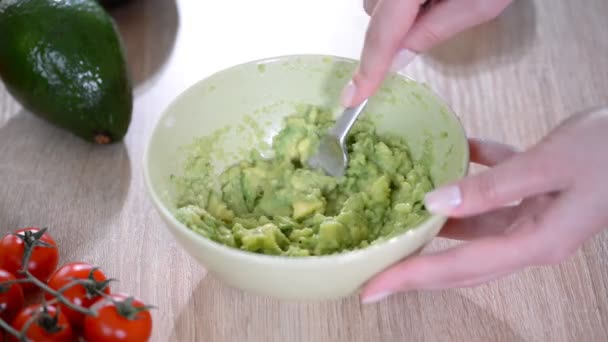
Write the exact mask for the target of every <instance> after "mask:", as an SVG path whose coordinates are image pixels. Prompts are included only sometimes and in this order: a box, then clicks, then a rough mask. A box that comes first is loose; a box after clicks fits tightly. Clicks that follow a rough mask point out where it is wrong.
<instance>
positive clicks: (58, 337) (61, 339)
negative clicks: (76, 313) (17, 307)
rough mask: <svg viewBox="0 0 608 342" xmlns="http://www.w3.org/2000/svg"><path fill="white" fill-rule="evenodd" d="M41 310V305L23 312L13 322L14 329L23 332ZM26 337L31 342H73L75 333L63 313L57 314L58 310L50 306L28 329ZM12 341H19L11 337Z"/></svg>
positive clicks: (32, 306) (31, 306)
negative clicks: (30, 320)
mask: <svg viewBox="0 0 608 342" xmlns="http://www.w3.org/2000/svg"><path fill="white" fill-rule="evenodd" d="M41 308H42V306H41V305H40V304H35V305H30V306H28V307H26V308H25V309H23V310H21V312H20V313H19V315H17V317H15V319H14V320H13V324H12V326H13V328H14V329H15V330H17V331H21V330H22V329H23V327H24V326H25V323H26V322H27V321H28V320H29V319H30V317H32V316H33V315H36V314H38V312H40V310H41ZM26 337H27V338H28V339H30V340H31V341H45V342H72V341H73V340H74V333H73V331H72V327H71V326H70V322H69V321H68V318H67V317H65V315H64V314H63V313H62V312H57V308H55V307H54V306H52V305H49V306H47V307H46V311H45V312H44V313H43V314H41V315H40V316H39V317H38V319H36V320H35V321H34V323H33V324H32V325H31V326H30V327H29V329H27V332H26ZM11 341H15V342H16V341H18V340H17V338H15V337H11Z"/></svg>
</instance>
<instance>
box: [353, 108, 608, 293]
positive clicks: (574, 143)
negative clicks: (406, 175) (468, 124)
mask: <svg viewBox="0 0 608 342" xmlns="http://www.w3.org/2000/svg"><path fill="white" fill-rule="evenodd" d="M607 132H608V108H603V109H593V110H588V111H586V112H584V113H579V114H577V115H574V116H572V117H571V118H569V119H567V120H566V121H564V122H563V123H562V124H561V125H560V126H559V127H557V128H556V129H555V130H554V131H552V132H551V133H550V134H549V135H547V136H546V137H545V138H544V139H543V140H542V141H540V143H538V144H537V145H535V146H533V147H532V148H530V149H529V150H527V151H525V152H521V153H519V152H516V151H515V150H514V149H513V148H511V147H509V146H506V145H502V144H499V143H492V142H482V141H478V140H471V141H470V147H471V160H472V161H473V162H475V163H478V164H483V165H486V166H489V167H490V168H489V169H487V170H485V171H483V172H480V173H477V174H475V175H471V176H468V177H465V178H464V179H462V180H461V181H460V182H458V183H456V184H451V185H448V186H445V187H442V188H440V189H437V190H435V191H434V192H432V193H430V194H428V195H427V196H426V199H425V202H426V203H425V204H426V207H427V208H428V209H429V210H430V211H432V212H435V213H438V214H443V215H447V216H449V217H451V219H450V220H449V221H448V223H447V224H446V226H445V227H444V229H443V230H442V231H441V235H442V236H444V237H448V238H453V239H458V240H469V241H468V242H465V243H463V244H461V245H459V246H457V247H455V248H451V249H448V250H446V251H441V252H438V253H434V254H430V255H421V256H416V257H412V258H408V259H406V260H405V261H403V262H402V263H400V264H397V265H395V266H393V267H390V268H389V269H388V270H386V271H384V272H383V273H381V274H380V275H378V276H376V277H375V278H374V279H372V280H371V281H370V282H369V283H368V284H367V285H366V287H365V288H364V290H363V293H362V301H363V302H364V303H371V302H375V301H378V300H380V299H383V298H385V297H387V296H388V295H390V294H392V293H395V292H400V291H411V290H415V289H424V290H436V289H445V288H456V287H469V286H474V285H478V284H481V283H484V282H487V281H490V280H493V279H495V278H498V277H500V276H504V275H507V274H510V273H513V272H516V271H519V270H522V269H524V268H526V267H529V266H540V265H553V264H557V263H560V262H562V261H563V260H564V259H566V258H567V257H569V256H570V255H572V254H573V253H574V252H575V251H576V250H577V249H578V248H579V247H580V246H581V245H582V244H583V243H584V242H585V241H586V240H588V239H589V238H591V237H592V236H593V235H595V234H596V233H598V232H599V231H600V230H602V229H604V228H608V150H607V147H608V133H607ZM519 200H522V201H521V203H520V204H519V205H517V206H508V205H509V204H512V203H514V202H517V201H519Z"/></svg>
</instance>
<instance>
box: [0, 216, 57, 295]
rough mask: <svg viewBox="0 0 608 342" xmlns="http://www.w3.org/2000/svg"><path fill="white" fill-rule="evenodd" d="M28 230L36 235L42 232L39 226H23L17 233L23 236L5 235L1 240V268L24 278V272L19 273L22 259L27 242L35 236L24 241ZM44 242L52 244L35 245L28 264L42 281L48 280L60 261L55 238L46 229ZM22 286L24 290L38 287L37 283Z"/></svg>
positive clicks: (43, 235)
mask: <svg viewBox="0 0 608 342" xmlns="http://www.w3.org/2000/svg"><path fill="white" fill-rule="evenodd" d="M27 231H30V232H32V233H33V234H34V235H37V234H40V232H41V230H40V229H38V228H23V229H19V230H17V231H16V232H15V233H16V234H18V235H19V236H21V237H18V236H15V235H14V234H7V235H5V236H4V237H3V238H2V240H0V268H2V269H4V270H6V271H8V272H10V273H12V274H14V275H15V276H16V277H17V278H24V276H23V275H22V274H19V272H18V271H19V270H21V267H22V265H21V261H22V259H23V253H24V250H25V245H26V244H31V243H32V242H33V237H30V239H27V240H29V241H28V242H24V239H23V237H26V236H28V235H29V234H26V232H27ZM40 241H42V243H44V244H46V245H48V246H51V247H46V246H40V245H38V246H35V247H34V250H33V251H32V256H31V258H30V261H29V262H28V264H27V269H28V270H29V271H30V273H31V274H32V275H33V276H34V277H36V278H37V279H39V280H40V281H43V282H46V280H47V279H49V276H50V275H51V273H53V271H54V270H55V268H56V267H57V263H58V262H59V251H58V249H57V244H56V243H55V240H53V238H52V237H51V236H50V235H49V234H48V233H47V232H46V231H45V232H44V233H43V234H42V236H41V237H40ZM21 287H22V288H23V290H24V291H26V292H28V291H32V290H35V289H37V287H36V285H34V284H32V283H25V284H22V285H21Z"/></svg>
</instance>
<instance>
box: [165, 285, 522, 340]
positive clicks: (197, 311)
mask: <svg viewBox="0 0 608 342" xmlns="http://www.w3.org/2000/svg"><path fill="white" fill-rule="evenodd" d="M429 303H432V305H430V304H429ZM467 327H468V328H467ZM260 332H263V334H264V335H263V336H259V335H255V334H256V333H257V334H259V333H260ZM228 337H230V339H231V340H234V341H245V340H256V341H321V340H331V341H348V342H353V341H371V340H373V341H403V340H404V339H405V340H411V341H470V340H484V341H523V340H524V339H523V338H522V337H521V336H519V335H517V333H516V332H515V331H513V329H512V328H511V327H510V326H509V325H508V324H507V323H505V322H503V321H501V320H500V319H499V318H497V317H495V316H494V315H493V314H492V313H491V312H490V311H488V310H486V309H484V308H482V307H481V306H479V305H478V304H476V303H474V302H472V301H471V300H469V299H468V298H466V297H464V296H462V295H460V294H458V293H457V292H455V291H448V292H443V293H441V292H434V293H416V292H413V293H409V294H402V295H396V296H393V297H392V298H390V299H388V300H386V301H385V302H383V303H379V304H378V305H369V306H362V305H361V304H359V301H358V300H357V299H356V298H350V299H345V300H340V301H329V302H320V303H288V302H280V301H277V300H273V299H269V298H264V297H259V296H254V295H249V294H246V293H243V292H241V291H238V290H234V289H230V288H226V287H224V286H223V285H222V284H220V283H219V281H217V280H215V279H213V278H212V277H211V276H207V277H206V278H204V279H203V280H202V281H201V282H200V283H199V284H198V286H197V288H196V289H195V290H194V291H193V292H192V294H191V297H190V298H189V300H188V304H187V305H186V306H185V307H184V309H183V310H182V311H181V312H180V313H179V314H178V317H177V318H176V320H175V325H174V328H173V332H172V335H171V337H170V340H171V341H194V340H197V341H224V340H228Z"/></svg>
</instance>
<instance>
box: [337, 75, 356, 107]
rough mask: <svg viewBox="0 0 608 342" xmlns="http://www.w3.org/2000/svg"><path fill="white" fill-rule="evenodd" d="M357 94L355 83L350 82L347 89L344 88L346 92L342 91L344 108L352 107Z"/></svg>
mask: <svg viewBox="0 0 608 342" xmlns="http://www.w3.org/2000/svg"><path fill="white" fill-rule="evenodd" d="M356 92H357V86H356V85H355V83H354V82H353V81H352V80H351V81H349V82H348V84H347V85H346V87H344V90H342V96H341V98H342V100H341V101H342V106H344V107H350V105H351V104H352V102H353V98H354V97H355V93H356Z"/></svg>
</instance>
